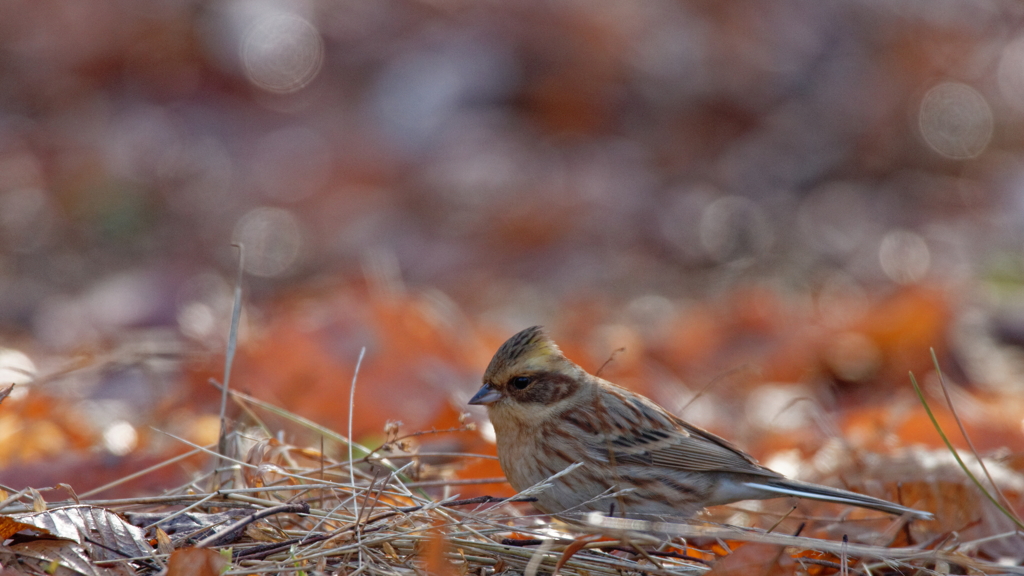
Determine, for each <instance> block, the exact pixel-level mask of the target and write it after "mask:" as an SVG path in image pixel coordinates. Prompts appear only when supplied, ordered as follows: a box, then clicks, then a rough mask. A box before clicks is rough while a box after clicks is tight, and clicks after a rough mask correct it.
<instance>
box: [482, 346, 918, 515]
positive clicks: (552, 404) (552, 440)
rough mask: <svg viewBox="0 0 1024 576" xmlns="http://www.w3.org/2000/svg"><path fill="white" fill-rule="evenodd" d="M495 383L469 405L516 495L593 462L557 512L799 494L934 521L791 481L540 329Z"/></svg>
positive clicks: (507, 349) (544, 498) (620, 511)
mask: <svg viewBox="0 0 1024 576" xmlns="http://www.w3.org/2000/svg"><path fill="white" fill-rule="evenodd" d="M483 381H484V385H483V387H482V388H480V391H479V392H477V393H476V395H475V396H473V398H472V399H471V400H470V401H469V403H470V404H482V405H485V406H487V413H488V415H489V416H490V418H491V422H492V423H493V424H494V432H495V434H496V436H497V440H498V459H499V461H500V462H501V469H502V470H504V471H505V476H506V477H507V478H508V481H509V483H510V484H512V487H513V488H515V489H516V490H518V491H523V490H525V489H527V488H529V487H530V486H533V485H535V484H538V483H540V482H543V481H545V480H547V479H549V478H550V477H551V476H553V475H555V474H557V473H558V472H561V471H563V470H565V469H566V468H567V467H569V466H570V465H572V464H573V463H576V462H579V463H581V465H580V466H579V467H578V468H576V469H575V470H573V471H571V472H570V473H568V474H565V475H563V476H561V477H559V478H556V479H555V480H554V481H552V485H551V486H550V487H548V488H546V489H545V490H544V491H542V492H540V493H538V494H536V497H537V502H536V506H537V508H539V509H540V510H542V511H543V512H546V513H548V514H554V515H559V516H563V517H572V516H575V515H583V514H586V513H588V512H591V511H598V512H602V513H604V514H607V515H610V516H622V517H628V518H638V519H647V520H661V519H671V518H676V519H678V518H684V517H688V516H691V515H693V514H695V513H696V512H698V511H700V510H701V509H703V508H704V507H705V506H713V505H717V504H727V503H729V502H736V501H738V500H761V499H766V498H778V497H783V496H799V497H801V498H811V499H815V500H825V501H828V502H838V503H842V504H851V505H854V506H861V507H864V508H871V509H874V510H881V511H882V512H888V513H890V514H906V515H908V516H910V517H912V518H920V519H931V518H932V515H931V514H930V513H928V512H922V511H919V510H913V509H911V508H907V507H905V506H900V505H899V504H894V503H892V502H887V501H885V500H881V499H878V498H872V497H871V496H865V495H863V494H857V493H855V492H849V491H847V490H840V489H837V488H829V487H827V486H819V485H817V484H811V483H808V482H800V481H797V480H789V479H787V478H786V477H784V476H783V475H781V474H779V473H778V472H775V471H772V470H769V469H768V468H765V467H764V466H761V465H759V464H758V463H757V461H755V460H754V459H753V458H752V457H750V456H749V455H747V454H745V453H744V452H742V451H741V450H739V449H737V448H736V447H734V446H732V445H731V444H729V443H728V442H726V441H725V440H723V439H722V438H719V437H718V436H715V435H714V434H711V433H710V432H706V431H704V430H701V429H700V428H698V427H696V426H693V425H691V424H687V423H686V422H684V421H683V420H681V419H679V418H677V417H676V416H674V415H672V414H670V413H669V412H668V411H666V410H665V409H664V408H662V407H661V406H658V405H657V404H655V403H654V402H652V401H651V400H649V399H647V398H645V397H643V396H640V395H639V394H634V393H632V392H630V391H628V390H626V389H624V388H620V387H619V386H616V385H615V384H612V383H611V382H608V381H606V380H603V379H601V378H598V377H597V376H593V375H591V374H588V373H587V372H586V371H585V370H583V368H580V367H579V366H577V365H576V364H575V363H573V362H572V361H570V360H569V359H568V358H566V357H565V356H564V355H563V354H562V352H561V350H559V349H558V346H556V345H555V343H554V342H553V341H552V340H551V339H550V338H548V336H547V335H546V334H545V333H544V330H543V329H542V328H541V327H540V326H534V327H532V328H527V329H526V330H523V331H522V332H520V333H518V334H516V335H515V336H513V337H511V338H509V339H508V340H507V341H506V342H505V343H504V344H502V345H501V348H499V349H498V351H497V353H495V355H494V358H493V359H492V360H491V363H490V365H489V366H488V367H487V371H486V372H485V373H484V379H483ZM616 492H618V494H615V493H616Z"/></svg>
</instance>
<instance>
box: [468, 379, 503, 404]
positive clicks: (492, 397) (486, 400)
mask: <svg viewBox="0 0 1024 576" xmlns="http://www.w3.org/2000/svg"><path fill="white" fill-rule="evenodd" d="M498 400H501V392H498V391H497V390H495V389H494V388H493V387H491V385H490V384H484V385H483V386H482V387H481V388H480V390H478V391H477V393H476V394H475V395H474V396H473V397H472V398H470V399H469V403H470V404H476V405H484V406H486V405H487V404H494V403H495V402H497V401H498Z"/></svg>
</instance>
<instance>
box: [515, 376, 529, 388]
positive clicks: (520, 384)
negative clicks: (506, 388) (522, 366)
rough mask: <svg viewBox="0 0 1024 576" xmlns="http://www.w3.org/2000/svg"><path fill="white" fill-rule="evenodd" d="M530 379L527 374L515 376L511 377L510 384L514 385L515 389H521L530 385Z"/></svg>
mask: <svg viewBox="0 0 1024 576" xmlns="http://www.w3.org/2000/svg"><path fill="white" fill-rule="evenodd" d="M530 382H532V380H531V379H530V378H529V377H528V376H516V377H515V378H513V379H512V385H513V386H515V387H516V390H523V389H525V388H526V387H527V386H529V385H530Z"/></svg>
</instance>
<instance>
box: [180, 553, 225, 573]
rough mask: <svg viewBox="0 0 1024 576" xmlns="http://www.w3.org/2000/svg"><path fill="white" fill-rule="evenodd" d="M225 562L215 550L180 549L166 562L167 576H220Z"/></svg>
mask: <svg viewBox="0 0 1024 576" xmlns="http://www.w3.org/2000/svg"><path fill="white" fill-rule="evenodd" d="M225 564H226V562H225V561H224V558H223V557H222V556H221V555H220V553H219V552H217V551H216V550H210V549H209V548H181V549H178V550H175V551H174V553H173V554H171V559H170V560H169V561H168V562H167V576H220V573H221V570H222V569H223V568H224V565H225Z"/></svg>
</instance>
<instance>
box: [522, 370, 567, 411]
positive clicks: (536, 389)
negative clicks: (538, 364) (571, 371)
mask: <svg viewBox="0 0 1024 576" xmlns="http://www.w3.org/2000/svg"><path fill="white" fill-rule="evenodd" d="M533 377H534V379H535V381H534V383H533V384H531V385H530V386H529V387H528V388H527V389H525V390H515V389H514V388H513V392H512V394H513V395H514V396H515V397H516V398H517V399H518V400H519V401H520V402H532V403H536V404H554V403H555V402H558V401H559V400H564V399H565V398H568V397H569V396H572V395H573V394H574V393H575V392H576V390H578V389H579V387H580V385H579V383H578V382H576V381H575V380H573V379H572V378H570V377H569V376H566V375H565V374H559V373H557V372H538V373H536V374H534V375H533Z"/></svg>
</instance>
